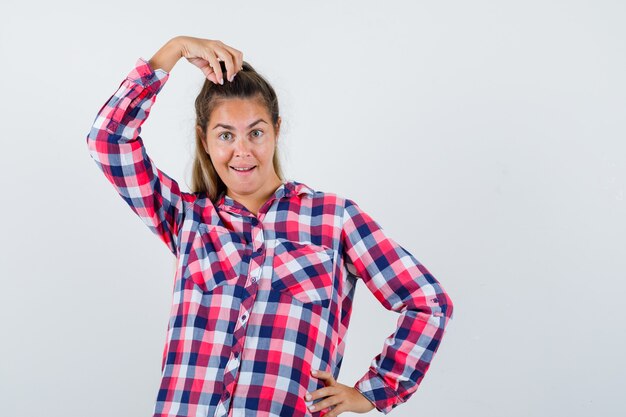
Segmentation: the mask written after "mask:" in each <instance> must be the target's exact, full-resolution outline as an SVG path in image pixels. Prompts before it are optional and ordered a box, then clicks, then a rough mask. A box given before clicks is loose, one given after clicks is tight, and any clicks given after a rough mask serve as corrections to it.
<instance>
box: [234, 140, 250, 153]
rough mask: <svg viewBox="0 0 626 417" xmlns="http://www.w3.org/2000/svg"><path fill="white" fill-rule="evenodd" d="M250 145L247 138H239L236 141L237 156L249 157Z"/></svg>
mask: <svg viewBox="0 0 626 417" xmlns="http://www.w3.org/2000/svg"><path fill="white" fill-rule="evenodd" d="M249 146H250V144H249V143H248V140H247V139H246V138H237V140H235V153H236V154H237V155H242V156H243V155H249V154H250V147H249Z"/></svg>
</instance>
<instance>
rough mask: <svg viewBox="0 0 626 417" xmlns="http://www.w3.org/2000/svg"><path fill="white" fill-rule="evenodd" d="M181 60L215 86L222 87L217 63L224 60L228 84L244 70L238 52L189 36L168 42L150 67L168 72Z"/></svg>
mask: <svg viewBox="0 0 626 417" xmlns="http://www.w3.org/2000/svg"><path fill="white" fill-rule="evenodd" d="M182 57H185V58H187V61H189V62H191V63H192V64H193V65H195V66H196V67H198V68H200V70H201V71H202V73H203V74H204V76H205V77H206V78H208V79H209V80H210V81H212V82H213V83H215V84H218V83H219V84H224V74H223V73H222V68H221V67H220V61H224V64H225V66H226V76H227V79H228V81H232V80H233V78H234V77H235V74H237V72H239V71H240V70H241V69H242V67H243V53H241V51H239V50H237V49H235V48H233V47H232V46H228V45H226V44H224V43H223V42H222V41H218V40H212V39H202V38H194V37H192V36H176V37H174V38H172V39H170V40H169V41H167V43H166V44H165V45H163V46H162V47H161V49H159V50H158V51H157V52H156V53H155V54H154V56H153V57H152V58H150V61H149V64H150V67H151V68H152V69H157V68H161V69H163V70H164V71H166V72H170V71H171V70H172V68H173V67H174V65H176V62H178V60H179V59H180V58H182Z"/></svg>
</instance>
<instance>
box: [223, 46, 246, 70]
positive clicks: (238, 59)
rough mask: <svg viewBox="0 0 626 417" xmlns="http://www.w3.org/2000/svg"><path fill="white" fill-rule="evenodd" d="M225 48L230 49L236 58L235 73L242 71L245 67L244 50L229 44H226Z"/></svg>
mask: <svg viewBox="0 0 626 417" xmlns="http://www.w3.org/2000/svg"><path fill="white" fill-rule="evenodd" d="M224 48H226V49H228V50H229V51H230V54H231V55H232V56H233V57H234V59H235V73H236V72H237V71H241V69H242V68H243V52H241V51H240V50H238V49H235V48H233V47H232V46H228V45H224Z"/></svg>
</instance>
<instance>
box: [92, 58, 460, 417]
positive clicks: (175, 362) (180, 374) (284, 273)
mask: <svg viewBox="0 0 626 417" xmlns="http://www.w3.org/2000/svg"><path fill="white" fill-rule="evenodd" d="M168 78H169V73H167V72H165V71H164V70H162V69H157V70H152V69H151V68H150V66H149V65H148V61H147V60H145V59H143V58H139V59H138V60H137V61H136V66H135V68H134V69H133V70H132V71H131V72H130V73H129V75H128V76H127V77H126V78H125V79H124V81H122V83H121V84H120V86H119V88H118V89H117V91H116V92H115V93H114V94H113V95H112V96H111V97H110V98H109V99H108V100H107V102H106V103H105V104H104V105H103V106H102V108H101V109H100V111H99V112H98V114H97V116H96V118H95V120H94V122H93V126H92V127H91V130H90V132H89V134H88V135H87V146H88V149H89V152H90V155H91V157H92V158H93V159H94V160H95V162H96V164H97V166H98V168H99V169H100V170H101V171H102V172H103V173H104V175H105V177H106V178H107V180H108V181H109V182H110V183H111V184H112V185H113V187H115V189H116V191H117V192H118V193H119V195H120V196H121V197H122V198H123V199H124V201H126V203H128V205H129V206H130V208H131V209H132V210H133V211H134V212H135V213H136V214H137V215H138V216H139V218H140V219H141V220H142V221H143V222H144V223H145V224H146V225H147V226H148V227H149V228H150V230H152V232H154V233H155V234H156V235H157V236H158V237H159V238H160V239H161V240H162V241H163V243H165V245H167V247H168V249H169V250H170V251H171V252H172V254H174V255H175V256H176V258H177V269H176V273H175V278H174V289H173V298H172V307H171V316H170V319H169V323H168V330H167V338H166V342H165V348H164V351H163V359H162V366H161V372H162V376H161V384H160V388H159V390H158V394H157V399H156V405H155V408H154V416H194V417H198V416H202V417H206V416H218V417H227V416H232V417H244V416H289V417H293V416H296V417H299V416H322V415H324V414H325V413H327V412H328V411H329V410H330V409H329V408H327V409H324V410H321V411H315V412H311V411H309V410H308V408H307V406H308V405H311V404H312V403H314V402H319V401H321V400H315V401H306V399H305V398H304V396H305V394H306V393H307V392H313V391H315V390H317V389H319V388H323V387H324V386H325V384H324V381H323V380H321V379H318V378H316V377H314V376H312V375H311V374H310V371H311V369H322V370H325V371H329V372H331V373H332V374H333V376H334V377H335V379H337V377H338V376H339V370H340V368H341V363H342V359H343V352H344V349H345V336H346V332H347V330H348V324H349V321H350V314H351V310H352V301H353V297H354V294H355V289H356V283H357V280H358V279H361V280H363V283H364V284H365V286H366V287H367V288H368V290H369V291H371V292H372V293H373V294H374V296H375V297H376V299H377V300H378V301H380V303H381V304H382V305H383V306H384V307H385V308H386V309H387V310H390V311H394V312H397V313H398V314H399V317H398V326H397V329H396V330H395V332H394V333H393V334H391V335H390V336H389V337H388V338H387V339H386V340H385V341H384V342H385V343H384V348H383V350H382V352H380V354H378V355H377V356H376V357H375V358H373V359H372V361H371V364H370V366H369V368H368V370H367V371H366V372H365V373H364V375H363V376H362V377H361V378H360V379H359V380H358V381H357V382H356V383H355V384H354V385H353V386H354V388H356V389H357V390H359V391H360V392H361V393H362V394H363V395H364V396H365V397H366V398H367V399H369V400H370V401H371V402H372V404H373V405H374V406H375V407H376V408H377V409H378V410H379V411H380V412H382V413H384V414H387V413H389V412H390V411H391V410H392V408H394V407H396V406H397V405H398V404H402V403H404V402H405V401H407V400H408V399H409V398H410V397H411V395H412V394H413V393H414V392H415V391H416V390H417V387H418V384H419V383H420V382H421V380H422V378H423V377H424V374H425V373H426V371H427V370H428V368H429V366H430V363H431V360H432V358H433V355H434V354H435V352H436V351H437V349H438V347H439V344H440V341H441V338H442V336H443V334H444V328H445V326H446V325H447V323H448V322H449V320H450V319H451V318H452V302H451V300H450V298H449V296H448V295H447V294H446V292H445V291H444V290H443V288H442V287H441V285H440V284H439V282H438V281H437V280H436V279H435V278H434V277H433V276H432V275H431V274H430V273H429V271H428V270H427V269H426V268H425V267H424V266H423V265H422V264H420V263H419V262H418V261H417V259H415V257H413V255H411V254H410V253H409V252H408V251H407V250H406V249H404V248H402V247H401V246H400V245H399V244H398V243H396V242H395V241H394V240H392V239H391V238H389V237H388V236H386V235H385V232H384V231H383V229H382V227H381V226H380V225H379V224H378V223H377V222H376V221H374V220H373V219H372V218H371V217H370V216H369V215H368V214H367V213H365V212H364V211H363V210H362V209H361V208H360V207H359V206H358V205H357V204H356V203H355V202H354V201H352V200H350V199H347V198H342V197H340V196H338V195H336V194H332V193H327V192H321V191H315V190H313V189H312V188H310V187H308V186H307V185H305V184H303V183H300V182H297V181H284V182H283V183H282V185H281V186H279V187H278V189H277V190H276V191H275V192H274V194H273V195H272V196H271V197H270V198H269V200H267V201H266V202H265V204H264V205H263V206H262V207H261V209H260V210H259V212H258V215H257V216H255V215H253V214H252V213H251V212H250V211H248V210H247V209H246V208H245V207H244V206H243V205H242V204H240V203H239V202H237V201H235V200H233V199H232V198H230V197H229V196H227V195H225V194H222V195H221V196H220V198H219V201H218V202H217V203H215V204H214V203H212V202H211V201H210V200H209V198H207V196H206V195H205V194H204V193H188V192H184V191H181V189H180V188H179V186H178V183H177V182H176V181H175V180H173V179H172V178H170V177H169V176H168V175H166V174H165V173H164V172H162V171H160V170H159V169H158V168H157V167H156V166H155V164H154V162H153V161H152V159H151V158H150V157H149V156H148V155H147V153H146V149H145V147H144V144H143V141H142V138H141V137H140V136H139V133H140V131H141V125H142V123H143V122H144V121H145V120H146V118H147V117H148V114H149V112H150V108H151V106H152V105H153V103H154V102H155V99H156V95H157V93H158V92H159V91H160V90H161V88H162V87H163V85H164V84H165V82H166V81H167V79H168ZM381 342H382V341H381Z"/></svg>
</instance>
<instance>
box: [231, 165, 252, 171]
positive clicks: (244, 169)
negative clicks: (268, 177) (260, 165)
mask: <svg viewBox="0 0 626 417" xmlns="http://www.w3.org/2000/svg"><path fill="white" fill-rule="evenodd" d="M255 166H256V165H255ZM231 168H232V169H234V170H235V171H250V170H251V169H252V168H254V167H250V168H235V167H231Z"/></svg>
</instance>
